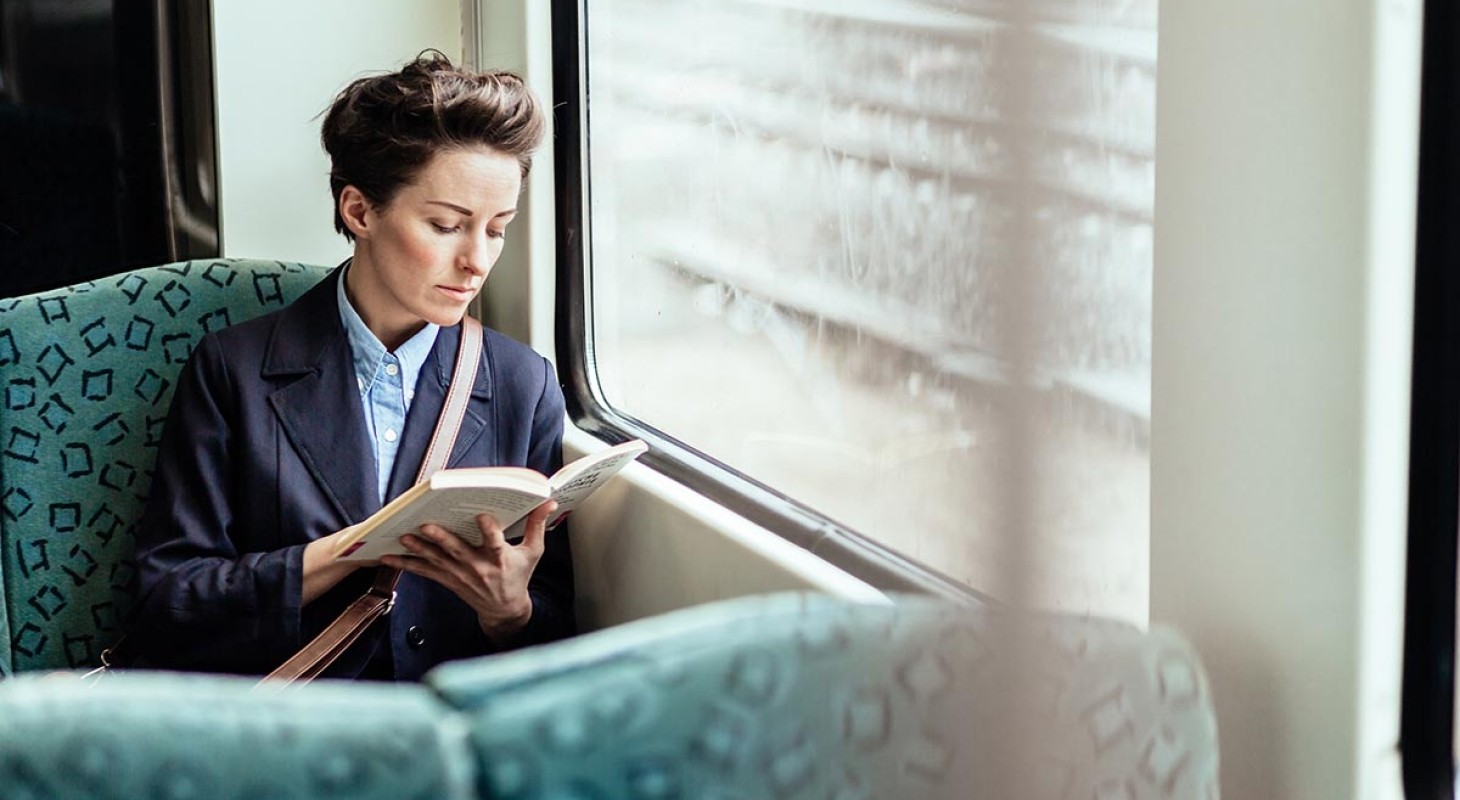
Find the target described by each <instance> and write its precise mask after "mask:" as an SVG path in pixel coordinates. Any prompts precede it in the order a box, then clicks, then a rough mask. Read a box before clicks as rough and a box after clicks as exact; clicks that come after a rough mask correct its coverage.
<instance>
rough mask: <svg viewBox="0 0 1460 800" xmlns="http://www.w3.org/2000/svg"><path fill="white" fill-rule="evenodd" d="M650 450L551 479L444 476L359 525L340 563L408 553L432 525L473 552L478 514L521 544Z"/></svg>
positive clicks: (612, 456)
mask: <svg viewBox="0 0 1460 800" xmlns="http://www.w3.org/2000/svg"><path fill="white" fill-rule="evenodd" d="M648 449H649V448H648V446H647V445H645V444H644V443H643V442H642V441H639V440H638V439H635V440H634V441H632V442H624V443H623V444H620V445H616V446H614V447H610V448H608V449H607V450H604V451H602V452H599V453H593V454H592V455H587V456H584V457H582V458H580V459H578V460H577V461H574V462H573V463H571V464H568V465H566V466H564V467H563V468H562V469H560V470H558V471H557V472H556V473H554V474H553V476H552V477H551V478H548V477H544V476H543V475H542V473H540V472H537V471H536V470H531V469H527V468H524V467H464V468H461V469H443V470H441V471H440V472H438V473H436V474H435V475H432V476H431V477H430V478H429V479H427V480H424V481H422V482H420V483H418V484H416V485H415V486H413V487H411V488H410V489H408V490H406V491H405V492H404V493H402V494H401V495H400V496H399V497H397V498H395V499H394V500H392V501H390V502H389V503H387V504H386V506H385V508H382V509H380V510H379V511H377V512H375V513H374V514H372V515H371V516H370V518H369V519H367V520H365V521H364V522H362V523H360V524H359V525H356V526H355V528H354V531H353V532H352V533H351V534H350V535H349V536H346V537H344V538H343V539H342V541H341V542H340V544H339V546H338V547H337V548H336V549H335V558H336V559H339V560H342V561H371V560H374V559H377V558H380V557H381V556H385V555H400V554H405V553H408V552H409V551H408V550H406V549H405V547H403V546H401V544H400V541H399V540H400V537H402V536H404V535H405V534H407V533H415V532H416V531H417V530H420V528H421V526H422V525H428V524H435V525H440V526H441V527H443V528H445V529H446V530H448V531H451V532H452V533H454V534H456V535H457V536H459V537H461V538H462V539H463V540H464V541H466V542H468V543H470V544H471V545H472V546H473V547H475V546H478V545H480V544H481V543H482V531H481V528H479V527H478V526H477V520H476V518H477V515H478V514H491V515H492V516H493V517H494V518H495V519H496V520H497V522H498V523H500V524H501V525H502V528H503V529H504V530H505V531H506V535H507V539H508V540H511V539H515V538H521V537H522V534H523V529H524V528H525V525H526V523H525V520H523V518H524V517H526V516H527V514H528V512H530V511H532V510H533V509H534V508H537V507H538V506H540V505H542V504H543V503H544V502H546V501H547V500H548V499H553V500H556V501H558V509H557V511H554V512H553V516H552V517H551V518H550V519H549V520H548V525H547V526H548V528H550V529H551V528H552V527H553V526H555V525H557V524H558V523H560V522H562V521H563V519H564V518H566V517H567V516H568V514H570V513H572V511H573V509H574V508H577V506H578V504H579V503H581V502H582V501H583V499H584V498H586V497H588V495H590V494H593V492H594V491H595V490H597V489H598V487H600V486H602V485H603V484H604V483H606V482H607V481H608V479H609V478H612V477H613V476H614V475H615V474H617V473H618V471H619V470H621V469H623V468H624V466H625V465H626V464H628V463H629V462H630V461H633V460H634V459H636V458H638V457H639V455H640V454H642V453H643V452H644V451H645V450H648Z"/></svg>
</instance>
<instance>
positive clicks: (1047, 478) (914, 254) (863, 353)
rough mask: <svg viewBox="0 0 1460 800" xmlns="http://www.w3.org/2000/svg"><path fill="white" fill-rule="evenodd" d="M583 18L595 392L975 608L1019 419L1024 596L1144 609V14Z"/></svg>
mask: <svg viewBox="0 0 1460 800" xmlns="http://www.w3.org/2000/svg"><path fill="white" fill-rule="evenodd" d="M584 28H585V30H586V36H587V40H586V52H587V87H588V89H587V90H588V97H589V105H588V108H589V109H590V111H589V117H588V121H587V128H586V138H587V141H588V147H589V149H588V176H589V179H590V192H589V215H590V220H591V232H590V239H589V260H590V264H591V270H592V279H591V281H590V286H591V292H592V294H591V302H592V304H593V329H592V342H593V344H592V347H593V350H594V360H595V363H596V365H597V369H598V379H599V381H600V385H601V387H602V391H603V393H604V397H605V398H606V400H607V401H608V402H609V403H610V404H611V405H613V406H614V407H616V408H618V409H620V410H621V411H623V412H624V413H626V414H628V415H631V416H633V417H636V418H638V419H640V420H643V421H644V422H646V423H648V424H650V425H652V426H654V427H656V428H658V429H660V430H662V431H664V432H665V433H667V434H669V435H671V436H673V437H675V438H678V439H679V440H681V441H683V442H685V443H686V444H688V445H690V446H692V447H694V448H696V449H699V450H701V451H703V452H704V453H706V454H708V455H710V456H712V457H714V458H716V459H718V460H720V461H723V462H724V463H726V464H729V465H731V466H732V467H734V468H736V469H737V470H740V471H742V472H744V473H745V474H747V475H749V476H751V477H753V478H755V479H756V480H758V481H761V482H763V483H765V484H767V485H769V486H772V487H774V488H775V489H776V490H778V491H781V492H783V493H785V494H787V495H788V496H790V497H792V498H794V499H796V500H798V501H800V502H803V503H805V504H807V505H808V506H810V507H812V508H815V509H816V510H817V511H819V512H821V513H823V514H825V515H826V516H828V517H830V518H831V519H833V520H836V521H837V522H839V523H841V524H843V525H845V526H847V527H849V528H851V529H853V530H856V531H858V532H860V533H862V534H864V535H866V536H869V537H871V538H874V539H876V540H878V541H880V542H882V543H884V544H885V545H887V546H889V547H891V548H894V549H896V550H898V551H900V552H902V553H904V554H906V555H908V556H909V557H911V558H913V559H915V560H917V561H920V562H922V563H925V564H927V565H929V566H932V567H934V568H935V569H937V570H939V571H941V572H943V573H945V574H947V575H949V576H951V577H953V578H956V579H958V580H960V581H963V582H965V583H967V584H969V585H970V586H973V587H974V588H976V589H979V590H982V591H985V592H989V593H992V594H994V595H996V596H997V595H999V594H1000V593H1001V592H1002V591H1003V590H1004V584H1003V582H1004V576H1003V575H1001V574H1000V569H999V564H1000V561H999V559H998V558H996V557H995V555H996V554H995V550H996V549H997V547H998V542H999V540H1000V539H999V537H1000V536H1002V535H1003V534H1004V533H1006V532H1007V529H1008V527H1009V525H1010V522H1009V518H1008V515H1007V514H1006V513H1004V512H1003V511H1001V509H1004V508H1005V506H1006V503H1004V502H1003V497H1002V496H1001V493H1005V492H1007V490H1008V488H1009V484H1010V481H1009V480H1008V478H1007V475H1006V474H1005V472H1004V470H1005V468H1006V466H1007V460H1008V459H1007V453H1008V451H1009V448H1008V447H1007V446H1006V445H1007V443H1008V440H1009V437H1010V436H1011V435H1013V434H1012V433H1011V431H1010V425H1009V423H1008V420H1009V419H1010V417H1009V415H1008V414H1007V413H1006V412H1007V410H1008V407H1009V406H1010V404H1012V403H1020V404H1021V405H1022V406H1023V408H1022V411H1023V412H1027V417H1026V418H1027V419H1028V420H1030V424H1028V425H1027V426H1025V429H1021V430H1023V431H1024V432H1023V433H1022V434H1021V435H1024V436H1025V441H1026V442H1027V444H1028V449H1029V458H1028V461H1027V464H1028V465H1029V468H1028V469H1027V470H1026V472H1025V473H1024V474H1025V478H1024V479H1023V480H1024V483H1025V484H1027V485H1021V487H1019V488H1020V494H1021V497H1023V498H1025V502H1026V503H1027V506H1028V507H1027V513H1025V514H1024V515H1023V516H1022V517H1021V518H1020V531H1021V534H1020V535H1021V536H1023V537H1024V542H1025V546H1026V548H1027V550H1028V552H1029V555H1030V558H1031V560H1032V561H1033V562H1034V563H1036V564H1038V570H1037V572H1036V573H1035V574H1034V575H1033V576H1032V585H1031V586H1030V587H1029V591H1030V592H1031V593H1032V595H1033V597H1034V599H1035V600H1036V601H1037V602H1038V603H1039V604H1040V605H1044V606H1047V607H1054V608H1063V609H1068V610H1074V611H1080V612H1093V613H1100V614H1107V615H1114V616H1119V617H1126V618H1131V619H1137V620H1140V619H1143V618H1144V615H1145V613H1146V604H1147V599H1146V595H1147V574H1146V573H1147V565H1148V563H1149V559H1148V552H1147V551H1148V540H1149V528H1150V524H1149V512H1148V505H1149V494H1150V489H1149V486H1150V482H1149V450H1148V439H1149V432H1150V372H1151V282H1152V203H1153V197H1152V195H1153V186H1154V172H1155V163H1154V148H1153V142H1154V133H1155V131H1154V126H1155V102H1156V9H1155V0H1120V1H1117V0H1036V1H1035V2H1016V1H1015V0H924V1H918V0H606V1H605V2H598V1H597V0H595V2H593V3H591V4H588V10H587V12H586V19H585V24H584ZM1015 382H1017V383H1018V384H1019V385H1020V386H1021V387H1023V389H1025V391H1020V392H1015V391H1012V390H1011V386H1012V385H1013V384H1014V383H1015Z"/></svg>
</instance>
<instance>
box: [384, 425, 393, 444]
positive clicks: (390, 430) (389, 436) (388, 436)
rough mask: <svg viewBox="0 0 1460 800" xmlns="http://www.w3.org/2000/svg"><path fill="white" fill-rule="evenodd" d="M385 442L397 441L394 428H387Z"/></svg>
mask: <svg viewBox="0 0 1460 800" xmlns="http://www.w3.org/2000/svg"><path fill="white" fill-rule="evenodd" d="M385 441H387V442H393V441H395V429H394V428H386V429H385Z"/></svg>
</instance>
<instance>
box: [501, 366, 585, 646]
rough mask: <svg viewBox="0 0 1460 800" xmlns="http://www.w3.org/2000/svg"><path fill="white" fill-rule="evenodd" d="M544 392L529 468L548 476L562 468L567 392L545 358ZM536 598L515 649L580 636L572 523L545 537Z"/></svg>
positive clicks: (532, 587)
mask: <svg viewBox="0 0 1460 800" xmlns="http://www.w3.org/2000/svg"><path fill="white" fill-rule="evenodd" d="M542 368H543V388H542V395H541V396H540V397H538V401H537V408H536V409H535V410H534V412H533V417H532V438H531V440H530V441H531V443H530V445H529V450H528V457H527V465H528V466H529V467H532V468H533V469H535V470H537V471H539V472H541V473H542V474H544V475H552V474H553V473H555V472H557V471H558V470H559V469H560V468H561V467H562V466H563V419H564V417H565V413H566V412H565V407H564V404H563V392H562V389H560V388H559V387H558V382H557V376H556V374H555V373H554V372H553V367H552V364H550V363H549V362H548V361H547V359H542ZM527 592H528V594H529V595H530V596H531V597H532V619H530V620H528V623H527V626H526V627H525V628H523V630H522V631H520V632H519V633H518V635H517V636H516V637H515V638H514V641H513V642H512V645H513V646H524V645H529V644H540V643H542V642H550V641H553V640H556V639H562V638H566V637H568V636H572V635H573V634H574V633H576V632H577V628H578V624H577V617H576V616H575V613H574V610H573V602H574V600H573V552H572V548H571V546H570V544H569V538H568V523H566V522H565V523H563V524H561V525H559V526H558V527H556V528H554V529H553V530H551V531H548V533H547V539H546V543H545V545H544V547H543V554H542V559H541V560H540V561H538V563H537V569H536V570H534V571H533V573H532V579H531V580H530V581H529V582H528V585H527Z"/></svg>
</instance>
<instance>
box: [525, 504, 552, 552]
mask: <svg viewBox="0 0 1460 800" xmlns="http://www.w3.org/2000/svg"><path fill="white" fill-rule="evenodd" d="M557 510H558V504H557V501H555V500H548V501H547V502H545V503H543V504H542V505H540V506H538V507H537V508H534V509H533V510H532V513H531V514H528V515H527V530H526V532H524V533H523V535H522V544H523V545H525V546H526V547H527V548H528V549H530V550H532V551H534V552H536V553H541V552H542V551H543V547H544V545H545V544H546V541H547V521H548V517H550V516H552V513H553V512H554V511H557Z"/></svg>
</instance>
